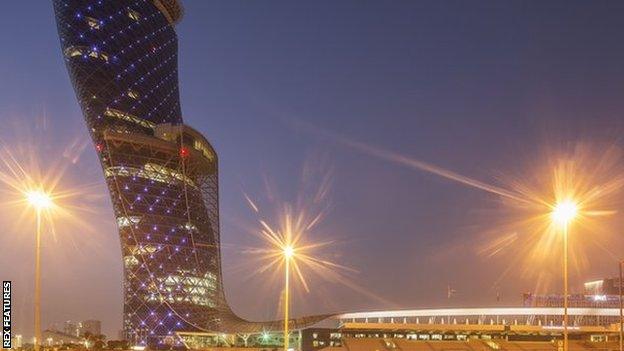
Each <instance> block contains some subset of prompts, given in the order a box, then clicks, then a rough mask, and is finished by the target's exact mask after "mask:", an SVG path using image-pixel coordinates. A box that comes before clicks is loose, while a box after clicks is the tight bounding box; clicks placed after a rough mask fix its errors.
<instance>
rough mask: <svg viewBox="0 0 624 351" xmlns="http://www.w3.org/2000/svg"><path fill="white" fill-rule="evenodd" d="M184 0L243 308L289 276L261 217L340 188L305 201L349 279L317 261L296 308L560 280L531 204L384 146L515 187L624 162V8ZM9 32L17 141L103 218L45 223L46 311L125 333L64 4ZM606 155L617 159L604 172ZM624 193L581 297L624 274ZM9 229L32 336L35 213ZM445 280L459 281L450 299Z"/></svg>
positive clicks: (192, 76) (2, 70) (8, 87)
mask: <svg viewBox="0 0 624 351" xmlns="http://www.w3.org/2000/svg"><path fill="white" fill-rule="evenodd" d="M117 1H120V0H117ZM183 4H184V7H185V16H184V19H183V20H182V22H181V23H180V24H179V25H178V26H177V33H178V38H179V44H180V47H179V60H180V61H179V71H180V90H181V101H182V113H183V118H184V120H185V123H187V124H189V125H191V126H193V127H194V128H196V129H198V130H199V131H201V132H202V133H204V135H206V137H207V138H208V139H209V140H210V142H211V143H212V144H213V146H214V147H215V148H216V150H217V152H218V155H219V161H220V201H221V202H220V211H221V212H220V213H221V240H222V245H223V247H222V253H223V271H224V272H223V273H224V280H225V286H226V294H227V298H228V300H229V302H230V304H231V305H232V306H233V308H234V310H235V312H237V313H238V314H240V315H241V316H243V317H246V318H249V319H253V320H265V319H275V318H276V317H277V308H276V306H277V304H278V300H279V296H278V294H279V289H280V280H279V279H272V276H271V274H266V273H263V274H257V272H255V269H256V268H257V264H255V263H254V262H256V261H255V258H254V257H253V254H251V253H249V250H247V249H248V248H250V247H261V246H262V245H263V244H264V243H263V242H262V241H260V240H259V239H258V237H257V236H255V235H254V234H253V231H254V230H259V228H260V227H259V224H258V220H259V219H261V218H263V219H266V220H268V221H269V222H273V223H276V222H277V221H278V215H277V214H276V213H279V209H280V208H281V207H282V206H283V204H285V203H295V202H296V201H297V199H298V198H304V199H308V197H306V195H307V194H309V193H311V192H312V193H314V192H315V190H318V188H319V187H323V186H325V185H327V184H331V188H329V190H328V191H327V197H326V198H325V199H323V201H322V203H316V204H311V206H312V207H315V208H319V207H321V208H327V211H326V212H325V215H324V217H323V219H322V222H321V224H320V225H319V226H318V229H317V230H315V231H314V232H313V233H309V234H308V235H307V236H306V240H307V241H308V242H319V241H332V244H331V245H329V246H328V247H325V248H323V250H321V251H320V252H319V256H320V257H323V258H326V259H328V260H331V261H332V262H335V263H337V264H340V265H343V266H346V267H348V268H349V270H344V271H343V272H340V273H341V274H342V275H344V277H343V278H342V279H340V280H341V281H340V282H337V281H335V280H333V279H332V280H328V279H323V277H320V276H318V275H314V274H310V275H309V279H310V281H309V283H310V292H305V291H303V290H301V289H300V291H299V292H298V294H296V297H295V299H294V301H293V306H294V307H293V308H294V313H295V314H296V315H298V316H301V315H304V314H317V313H328V312H342V311H359V310H377V309H399V308H416V307H422V308H426V307H439V306H470V307H474V306H481V305H492V306H493V305H501V306H502V305H505V306H516V305H519V304H521V302H522V300H521V294H522V293H523V292H529V291H538V292H541V293H556V292H558V291H559V289H560V288H561V283H560V281H559V270H560V265H559V263H558V262H559V261H557V260H558V259H559V257H560V256H559V255H560V252H559V251H556V250H555V251H552V253H551V255H547V256H550V257H547V258H546V259H544V261H540V260H532V259H531V257H532V256H528V253H527V254H526V256H525V249H524V248H525V247H526V245H530V244H531V241H530V240H525V238H526V237H529V235H528V234H527V235H526V236H525V237H523V234H524V232H523V231H524V230H525V228H522V227H521V226H520V227H518V226H510V225H509V223H507V221H509V222H512V221H513V222H517V219H518V218H517V215H516V214H514V213H512V212H513V211H512V210H509V208H506V203H507V201H503V200H502V198H501V197H500V196H499V195H495V194H493V193H491V192H487V191H483V190H480V189H477V188H475V187H470V186H467V185H464V184H460V183H458V182H455V181H452V180H448V179H444V178H442V177H439V176H437V175H434V174H431V173H428V172H424V171H421V170H418V169H414V168H411V167H408V166H406V165H405V162H403V163H401V162H396V161H393V160H391V158H392V157H383V156H382V154H383V155H389V153H395V154H396V155H401V156H404V157H407V158H409V159H413V160H418V161H421V162H426V163H429V164H433V165H436V166H438V167H441V168H444V169H447V170H451V171H453V172H455V173H457V174H461V175H463V176H467V177H470V178H473V179H477V180H479V181H482V182H484V183H488V184H495V185H496V186H498V187H501V188H508V187H511V186H512V185H511V184H510V183H512V182H514V184H516V183H515V182H521V183H524V182H526V183H527V184H529V186H530V185H531V184H533V182H532V181H531V180H532V179H535V178H540V179H541V178H543V177H545V178H548V177H549V176H550V173H549V172H550V170H549V168H548V165H549V162H551V161H553V159H557V158H559V157H563V156H570V155H575V156H576V155H578V154H579V153H581V154H583V153H589V154H590V155H592V156H591V157H589V156H584V157H585V159H589V165H588V166H587V167H586V168H584V167H583V166H582V165H581V166H580V170H581V171H583V172H587V173H592V172H593V171H596V170H597V169H599V170H604V169H607V168H608V170H607V171H605V174H606V175H603V177H613V178H617V177H622V174H621V173H619V171H618V170H620V169H621V165H622V163H623V162H622V160H624V159H622V158H621V157H620V158H618V157H615V159H616V160H615V161H614V162H613V163H614V164H615V165H614V166H613V167H612V168H611V167H610V166H609V165H605V164H606V163H609V162H611V161H612V159H611V158H609V157H611V156H612V155H613V154H615V155H619V150H620V148H621V147H622V146H623V145H622V135H623V134H622V133H623V132H624V116H623V115H622V113H623V111H624V98H623V96H624V65H623V62H624V22H623V21H622V18H624V3H622V2H619V1H547V2H545V1H498V0H496V1H473V2H468V1H372V0H371V1H358V0H342V1H329V0H319V1H307V2H304V1H243V0H215V1H208V0H185V1H183ZM0 47H1V48H2V49H1V50H0V121H1V122H2V127H1V128H0V138H1V139H2V140H1V141H2V143H3V145H7V146H8V147H11V146H15V147H16V148H19V147H21V146H23V144H24V143H31V147H32V149H36V150H37V152H39V153H40V155H41V158H42V163H43V164H46V163H48V162H49V161H50V160H59V161H60V162H65V163H66V164H68V167H67V170H66V172H65V177H64V178H63V180H62V181H61V186H60V187H64V188H72V187H85V186H88V187H89V194H88V196H85V197H84V199H83V200H84V201H83V200H80V201H77V202H76V201H74V202H75V203H78V204H79V206H80V207H82V210H83V211H82V212H80V211H78V214H77V215H78V216H79V217H81V218H82V219H83V220H84V221H85V222H87V223H88V224H90V225H84V224H76V223H74V224H66V223H65V224H64V223H61V224H59V226H58V228H57V229H58V230H57V232H56V235H55V236H54V237H52V236H46V237H45V238H44V245H43V294H42V295H43V296H42V318H43V326H44V327H47V326H49V325H51V324H52V323H53V322H62V321H64V320H69V319H72V320H84V319H100V320H102V321H103V332H104V333H105V334H107V335H108V336H109V337H110V338H116V337H117V331H118V330H119V329H121V318H122V307H123V305H122V303H123V301H122V288H121V283H122V260H121V252H120V244H119V238H118V234H117V229H116V224H115V219H114V216H113V212H112V206H111V204H110V200H109V199H108V193H107V191H106V189H105V185H104V177H103V174H102V171H101V168H100V166H99V163H98V160H97V156H96V152H95V150H94V148H93V147H92V146H91V144H90V139H89V136H88V134H87V128H86V126H85V125H84V121H83V117H82V113H81V111H80V109H79V106H78V103H77V102H76V97H75V95H74V91H73V89H72V87H71V84H70V81H69V78H68V74H67V71H66V68H65V63H64V61H63V57H62V55H61V51H60V45H59V39H58V34H57V30H56V22H55V20H54V14H53V9H52V4H51V2H50V1H43V0H37V1H34V0H31V1H5V2H4V3H3V8H2V11H0ZM356 142H357V143H359V144H357V145H359V146H360V147H354V145H355V143H356ZM363 145H366V147H362V146H363ZM366 150H368V151H366ZM380 150H384V151H383V152H387V153H383V152H382V151H380ZM607 150H609V152H612V153H613V154H609V155H607V156H605V153H606V152H607ZM15 152H16V153H18V151H17V150H16V151H15ZM396 155H395V156H396ZM394 158H395V159H397V157H394ZM607 158H609V159H608V162H607V161H605V163H602V164H601V166H600V167H605V168H604V169H603V168H593V166H591V165H592V164H593V163H591V162H592V160H604V159H607ZM403 160H405V159H403ZM536 172H541V173H540V174H539V175H536ZM537 182H538V183H539V181H537ZM245 194H247V196H248V197H249V198H250V199H251V200H252V201H253V202H254V203H256V204H257V205H258V207H259V208H260V212H261V215H258V214H256V213H255V212H254V211H253V210H252V209H251V208H250V205H249V203H248V201H247V200H246V198H245ZM616 198H622V196H621V194H619V195H618V196H616ZM0 200H1V199H0ZM82 201H83V202H82ZM81 202H82V203H81ZM306 202H310V203H311V202H312V201H311V200H310V201H306ZM621 205H622V204H621V203H620V202H619V201H617V199H616V200H610V201H609V202H608V203H607V204H605V206H606V208H601V209H608V210H611V211H613V213H615V214H616V215H613V216H609V217H608V218H605V219H604V221H603V222H602V223H603V225H601V227H600V229H599V230H596V231H595V232H594V231H593V230H590V229H595V228H581V227H580V226H579V228H578V230H577V231H576V234H574V235H575V236H574V237H573V238H572V240H576V239H575V238H579V239H578V241H577V244H576V246H575V244H572V245H573V246H574V248H575V250H576V251H575V253H576V257H577V258H576V259H573V261H574V262H575V263H576V264H575V265H574V266H573V267H574V268H573V269H572V271H571V273H572V276H571V286H572V290H574V291H580V289H581V288H582V282H584V281H587V280H591V279H598V278H603V277H606V276H610V275H614V274H615V273H616V271H617V263H616V259H617V258H618V255H620V254H619V253H621V252H622V251H621V250H622V247H623V246H622V245H624V241H623V240H621V239H618V237H621V233H622V231H621V228H622V224H624V221H621V220H617V217H618V216H617V213H618V212H619V213H621V211H622V208H620V207H619V206H621ZM11 211H12V210H11ZM9 212H10V211H9ZM9 212H6V213H9ZM11 213H12V212H11ZM14 222H15V217H14V216H12V215H11V216H8V215H4V216H0V226H1V228H2V230H1V231H0V247H1V248H2V252H1V254H0V277H1V278H2V279H3V280H12V281H13V283H14V294H15V296H14V306H15V310H14V313H15V317H14V325H15V327H14V330H15V332H16V333H20V332H21V333H23V334H26V335H30V334H31V333H32V315H33V312H32V293H31V291H32V287H33V275H34V273H33V272H34V263H33V262H34V258H33V251H34V250H33V241H34V239H33V233H32V230H31V228H32V225H34V224H32V222H29V221H28V220H25V221H23V223H22V224H23V225H20V226H16V225H14ZM512 227H513V229H510V228H512ZM509 230H513V231H514V233H513V234H514V236H513V237H514V238H516V239H514V240H515V241H508V242H507V243H508V245H506V246H505V247H503V249H502V250H501V251H500V252H498V253H497V254H496V255H490V253H491V252H490V251H488V250H486V248H488V247H490V249H491V246H489V245H490V244H492V243H493V242H496V241H497V240H498V239H501V238H508V237H509V234H510V233H509ZM588 238H589V239H588ZM591 238H595V239H591ZM594 241H595V243H594ZM586 244H587V245H586ZM594 244H595V245H594ZM620 256H621V255H620ZM536 277H539V279H538V278H536ZM449 285H450V286H451V287H452V288H453V289H454V290H456V291H457V293H456V294H455V295H454V296H452V298H450V299H448V297H447V288H448V286H449ZM497 291H499V293H500V301H497V299H496V294H497Z"/></svg>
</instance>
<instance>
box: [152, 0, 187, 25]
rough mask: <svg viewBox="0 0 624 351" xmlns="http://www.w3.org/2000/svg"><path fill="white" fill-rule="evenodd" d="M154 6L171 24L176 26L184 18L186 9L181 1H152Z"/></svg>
mask: <svg viewBox="0 0 624 351" xmlns="http://www.w3.org/2000/svg"><path fill="white" fill-rule="evenodd" d="M152 1H153V2H154V5H155V6H156V7H157V8H158V9H159V10H160V12H162V14H163V15H164V16H165V18H166V19H167V21H169V24H171V25H172V26H175V25H176V24H178V23H179V22H180V21H181V20H182V17H184V7H183V6H182V2H181V1H180V0H152Z"/></svg>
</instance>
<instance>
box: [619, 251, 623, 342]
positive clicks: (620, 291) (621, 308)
mask: <svg viewBox="0 0 624 351" xmlns="http://www.w3.org/2000/svg"><path fill="white" fill-rule="evenodd" d="M623 264H624V260H620V261H619V262H618V266H619V267H618V268H619V270H620V280H619V281H618V288H619V295H620V328H619V331H618V332H619V336H620V351H624V340H623V339H622V336H623V335H622V334H624V313H623V307H624V303H623V301H622V265H623Z"/></svg>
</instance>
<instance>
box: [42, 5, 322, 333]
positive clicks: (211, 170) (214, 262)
mask: <svg viewBox="0 0 624 351" xmlns="http://www.w3.org/2000/svg"><path fill="white" fill-rule="evenodd" d="M53 3H54V9H55V13H56V19H57V24H58V30H59V35H60V38H61V47H62V52H63V55H64V57H65V60H66V64H67V68H68V71H69V75H70V77H71V80H72V84H73V86H74V89H75V91H76V95H77V98H78V101H79V103H80V106H81V108H82V111H83V114H84V117H85V120H86V123H87V126H88V128H89V132H90V134H91V137H92V139H93V142H94V145H95V148H96V150H97V152H98V154H99V157H100V161H101V164H102V167H103V170H104V176H105V178H106V183H107V185H108V189H109V191H110V194H111V198H112V202H113V208H114V211H115V216H116V219H117V225H118V228H119V237H120V241H121V249H122V256H123V263H124V280H123V281H124V322H123V323H124V332H125V334H126V337H127V338H128V339H130V340H132V341H134V342H137V343H143V344H155V343H162V342H167V343H170V342H179V340H175V338H174V336H175V335H176V334H175V333H176V332H179V331H185V332H210V333H214V332H231V333H237V332H241V333H254V332H259V331H262V330H279V329H280V328H281V326H282V324H283V322H282V321H273V322H258V323H256V322H248V321H246V320H244V319H241V318H239V317H238V316H236V315H235V314H234V313H233V312H232V311H231V309H230V307H229V306H228V304H227V302H226V300H225V295H224V291H223V284H222V278H221V260H220V246H219V245H220V244H219V243H220V240H219V202H218V167H217V166H218V162H217V154H216V152H215V151H214V149H213V148H212V146H211V145H210V143H209V142H208V141H207V140H206V139H205V138H204V137H203V136H202V135H201V134H200V133H199V132H197V131H195V130H194V129H192V128H190V127H188V126H186V125H184V124H183V121H182V117H181V116H182V113H181V110H180V102H179V101H180V100H179V92H178V71H177V45H178V42H177V36H176V33H175V29H174V25H175V24H176V23H177V22H178V21H179V20H180V19H181V17H182V7H181V6H180V4H179V3H178V2H177V1H174V0H168V1H165V0H127V1H126V0H123V1H122V0H108V1H104V0H100V1H98V0H53ZM323 318H325V316H315V317H307V318H301V319H298V320H291V321H290V323H289V324H291V328H294V329H297V328H301V327H303V326H305V325H307V324H310V323H315V322H317V321H319V320H321V319H323Z"/></svg>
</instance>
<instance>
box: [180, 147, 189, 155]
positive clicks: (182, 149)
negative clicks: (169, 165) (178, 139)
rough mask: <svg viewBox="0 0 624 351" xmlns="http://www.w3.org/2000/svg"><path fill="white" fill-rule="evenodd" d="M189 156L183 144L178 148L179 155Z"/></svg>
mask: <svg viewBox="0 0 624 351" xmlns="http://www.w3.org/2000/svg"><path fill="white" fill-rule="evenodd" d="M188 156H189V149H188V148H187V147H185V146H182V147H181V148H180V157H182V158H187V157H188Z"/></svg>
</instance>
